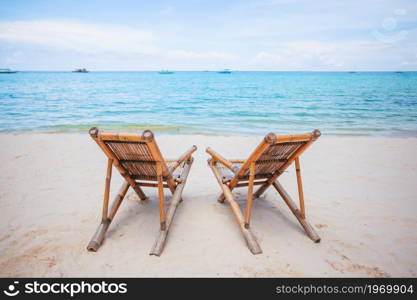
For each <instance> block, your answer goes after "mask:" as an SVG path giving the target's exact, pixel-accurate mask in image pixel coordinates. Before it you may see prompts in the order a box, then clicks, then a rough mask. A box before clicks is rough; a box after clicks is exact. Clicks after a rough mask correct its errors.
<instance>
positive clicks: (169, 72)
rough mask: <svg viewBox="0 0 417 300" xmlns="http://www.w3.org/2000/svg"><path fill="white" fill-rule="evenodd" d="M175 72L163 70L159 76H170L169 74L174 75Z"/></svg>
mask: <svg viewBox="0 0 417 300" xmlns="http://www.w3.org/2000/svg"><path fill="white" fill-rule="evenodd" d="M174 73H175V72H174V71H169V70H161V71H159V74H163V75H168V74H174Z"/></svg>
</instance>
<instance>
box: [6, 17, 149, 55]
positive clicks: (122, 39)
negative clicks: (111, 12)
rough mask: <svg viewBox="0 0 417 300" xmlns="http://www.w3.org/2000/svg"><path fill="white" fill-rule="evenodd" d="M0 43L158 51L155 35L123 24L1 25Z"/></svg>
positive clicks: (45, 22)
mask: <svg viewBox="0 0 417 300" xmlns="http://www.w3.org/2000/svg"><path fill="white" fill-rule="evenodd" d="M0 40H4V41H11V42H25V43H31V44H38V45H42V46H47V47H52V48H57V49H63V50H71V51H78V52H82V53H89V54H94V53H101V52H115V53H150V52H152V51H154V46H153V40H154V35H153V34H152V33H151V32H149V31H146V30H142V29H138V28H133V27H128V26H121V25H111V24H92V23H81V22H76V21H63V20H40V21H15V22H0Z"/></svg>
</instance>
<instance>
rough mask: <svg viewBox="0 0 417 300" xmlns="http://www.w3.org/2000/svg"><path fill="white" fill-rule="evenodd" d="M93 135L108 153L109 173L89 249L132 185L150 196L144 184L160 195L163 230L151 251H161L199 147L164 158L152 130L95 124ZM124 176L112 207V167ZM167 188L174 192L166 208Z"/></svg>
mask: <svg viewBox="0 0 417 300" xmlns="http://www.w3.org/2000/svg"><path fill="white" fill-rule="evenodd" d="M89 133H90V136H91V137H92V138H93V140H94V141H96V143H97V144H98V146H99V147H100V148H101V150H103V152H104V154H105V155H106V156H107V158H108V161H107V175H106V184H105V188H104V201H103V212H102V219H101V223H100V225H99V227H98V229H97V231H96V233H95V234H94V236H93V238H92V239H91V241H90V243H89V244H88V246H87V249H88V250H89V251H97V250H98V248H99V247H100V246H101V244H102V243H103V240H104V236H105V234H106V231H107V229H108V228H109V226H110V223H111V221H112V220H113V218H114V216H115V215H116V212H117V210H118V208H119V206H120V204H121V203H122V201H123V198H124V196H125V195H126V193H127V190H128V189H129V187H132V188H133V190H134V191H135V192H136V194H137V195H138V196H139V198H140V199H141V200H145V199H147V198H146V196H145V193H144V192H143V190H142V187H157V188H158V197H159V217H160V231H159V235H158V238H157V239H156V241H155V244H154V246H153V248H152V250H151V253H150V254H151V255H157V256H159V255H161V253H162V251H163V248H164V244H165V240H166V238H167V234H168V230H169V227H170V225H171V223H172V220H173V218H174V214H175V210H176V208H177V206H178V204H179V203H180V202H181V201H182V198H181V197H182V196H181V194H182V191H183V189H184V185H185V182H186V180H187V177H188V173H189V171H190V168H191V165H192V163H193V157H192V154H193V152H194V151H195V150H197V147H196V146H192V147H191V148H190V149H189V150H188V151H187V152H185V153H184V154H183V155H182V156H181V157H180V158H178V160H164V158H163V157H162V154H161V152H160V150H159V148H158V145H157V143H156V141H155V138H154V135H153V133H152V132H151V131H150V130H145V131H144V132H143V134H142V135H138V134H116V133H104V132H100V131H99V130H98V129H97V128H95V127H93V128H91V129H90V130H89ZM113 166H114V167H115V168H116V169H117V170H118V171H119V172H120V175H122V177H123V178H124V180H125V181H124V183H123V185H122V187H121V188H120V191H119V193H118V194H117V196H116V197H115V199H114V201H113V204H112V206H111V207H110V211H109V193H110V181H111V176H112V167H113ZM164 188H168V189H169V190H170V191H171V193H172V198H171V201H170V205H169V208H168V210H167V212H166V211H165V196H164Z"/></svg>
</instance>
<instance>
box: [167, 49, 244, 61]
mask: <svg viewBox="0 0 417 300" xmlns="http://www.w3.org/2000/svg"><path fill="white" fill-rule="evenodd" d="M172 56H174V57H178V58H188V59H221V60H236V59H237V58H238V56H236V55H234V54H231V53H225V52H216V51H207V52H195V51H183V50H179V51H174V52H173V53H172Z"/></svg>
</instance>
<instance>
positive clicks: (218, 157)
mask: <svg viewBox="0 0 417 300" xmlns="http://www.w3.org/2000/svg"><path fill="white" fill-rule="evenodd" d="M206 152H207V153H208V154H210V155H211V157H212V158H213V160H214V161H216V162H219V163H221V164H222V165H224V166H225V167H226V168H228V169H230V170H231V171H232V172H233V173H235V170H233V164H232V162H231V161H230V160H228V159H226V158H224V157H223V156H221V155H220V154H218V153H217V152H216V151H214V150H213V149H211V148H210V147H207V148H206Z"/></svg>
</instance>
